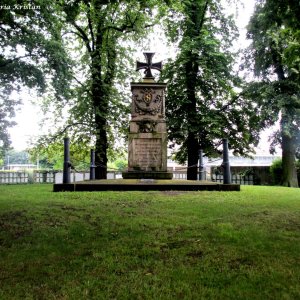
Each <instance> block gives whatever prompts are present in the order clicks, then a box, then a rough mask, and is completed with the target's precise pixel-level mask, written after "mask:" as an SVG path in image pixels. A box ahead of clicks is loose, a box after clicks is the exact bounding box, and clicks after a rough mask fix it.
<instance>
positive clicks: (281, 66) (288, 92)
mask: <svg viewBox="0 0 300 300" xmlns="http://www.w3.org/2000/svg"><path fill="white" fill-rule="evenodd" d="M299 13H300V5H299V2H298V1H294V0H288V1H286V0H284V1H283V0H280V1H277V0H276V1H275V0H264V1H260V2H258V3H257V5H256V9H255V12H254V15H253V16H252V18H251V20H250V23H249V25H248V38H249V39H251V40H252V44H251V46H250V47H249V48H248V50H247V56H246V61H247V62H248V64H246V65H247V67H251V65H250V64H249V62H252V61H253V62H254V63H253V65H252V68H253V71H254V74H255V75H256V77H257V78H258V79H259V82H252V83H251V84H250V85H249V87H248V89H247V90H246V93H245V94H247V96H248V97H249V98H251V99H253V101H255V102H256V103H257V108H258V109H259V110H260V116H261V124H262V127H266V126H269V125H273V124H274V123H275V122H276V121H277V120H279V121H280V131H279V132H277V133H276V134H275V135H274V141H273V145H275V144H276V143H280V144H281V148H282V169H283V177H282V185H284V186H290V187H298V180H297V173H296V165H295V155H296V149H297V145H299V143H300V130H299V128H300V94H299V91H300V84H299V82H300V80H299V79H300V76H299V74H300V59H299V53H300V21H299Z"/></svg>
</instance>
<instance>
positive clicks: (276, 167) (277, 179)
mask: <svg viewBox="0 0 300 300" xmlns="http://www.w3.org/2000/svg"><path fill="white" fill-rule="evenodd" d="M270 173H271V177H272V181H273V184H274V185H280V184H281V181H282V159H281V158H279V159H276V160H274V161H273V163H272V165H271V166H270Z"/></svg>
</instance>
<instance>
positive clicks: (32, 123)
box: [9, 0, 271, 154]
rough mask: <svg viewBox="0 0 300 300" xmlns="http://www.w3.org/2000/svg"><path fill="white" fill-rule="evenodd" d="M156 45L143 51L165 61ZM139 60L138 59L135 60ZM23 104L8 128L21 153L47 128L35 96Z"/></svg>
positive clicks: (248, 6)
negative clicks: (12, 125)
mask: <svg viewBox="0 0 300 300" xmlns="http://www.w3.org/2000/svg"><path fill="white" fill-rule="evenodd" d="M242 2H243V7H240V8H239V11H238V17H237V26H238V27H239V30H240V39H239V41H237V45H241V46H244V45H245V43H247V41H246V40H245V34H246V29H245V27H246V25H247V24H248V21H249V18H250V16H251V14H252V12H253V7H254V0H244V1H242ZM229 10H230V12H232V13H235V12H236V11H235V9H230V8H229ZM155 44H156V45H157V46H156V47H155V49H145V51H147V50H150V51H156V55H155V58H156V59H157V60H159V59H165V58H166V55H168V54H167V53H166V52H165V51H164V50H163V49H159V40H158V41H156V42H155ZM137 59H140V58H137ZM21 99H22V102H23V104H22V105H21V107H20V108H19V109H18V111H17V112H16V117H15V118H14V120H15V121H16V122H17V125H16V126H14V127H12V128H10V129H9V132H10V135H11V141H12V147H13V148H14V149H15V150H18V151H21V150H25V149H26V148H27V147H28V146H29V144H28V142H29V141H30V139H31V138H32V137H34V136H38V135H39V134H42V133H46V131H47V128H46V127H47V126H44V127H40V125H39V123H40V122H41V120H42V117H43V115H42V112H41V110H40V108H39V107H38V106H37V105H34V104H33V103H32V102H35V101H36V95H29V94H28V93H26V92H24V93H22V95H21ZM270 132H271V130H268V131H266V132H264V133H262V139H261V140H262V141H261V143H260V145H259V147H258V151H257V152H259V153H261V154H262V153H264V154H268V148H269V146H268V142H267V138H268V135H269V134H270Z"/></svg>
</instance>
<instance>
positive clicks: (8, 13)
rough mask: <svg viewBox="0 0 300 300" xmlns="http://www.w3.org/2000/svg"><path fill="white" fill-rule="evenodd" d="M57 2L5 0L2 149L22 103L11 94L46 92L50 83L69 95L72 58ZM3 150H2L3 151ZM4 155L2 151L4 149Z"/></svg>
mask: <svg viewBox="0 0 300 300" xmlns="http://www.w3.org/2000/svg"><path fill="white" fill-rule="evenodd" d="M55 6H56V3H53V2H52V1H48V0H36V1H35V2H34V4H32V1H29V0H28V1H27V0H24V1H23V0H22V1H20V0H3V1H1V7H2V8H1V9H0V20H1V22H0V49H1V53H0V86H1V87H0V141H1V145H0V149H2V150H1V151H2V154H3V151H4V150H5V149H7V148H8V147H9V144H10V141H9V135H8V132H7V128H8V127H9V126H12V125H14V123H13V122H11V121H10V120H9V119H10V118H11V117H12V116H13V115H14V107H15V105H17V104H18V103H19V101H15V100H14V98H13V97H11V94H12V92H13V91H17V92H18V91H20V89H21V87H23V86H26V87H28V88H29V89H36V90H37V91H38V92H40V93H43V92H45V90H46V87H47V84H48V83H49V85H50V86H51V87H52V89H53V90H54V91H55V95H56V97H61V96H66V94H67V92H66V91H67V89H66V87H67V86H68V85H67V84H66V82H67V81H68V79H69V77H70V76H69V73H68V68H69V65H70V61H69V60H68V58H67V56H66V53H65V51H64V48H63V47H62V41H61V35H60V31H61V26H58V22H57V16H56V15H55V13H54V11H55ZM1 151H0V152H1ZM0 155H1V153H0Z"/></svg>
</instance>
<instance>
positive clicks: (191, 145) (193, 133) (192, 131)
mask: <svg viewBox="0 0 300 300" xmlns="http://www.w3.org/2000/svg"><path fill="white" fill-rule="evenodd" d="M189 58H190V60H189V61H188V62H187V63H186V66H185V68H186V87H187V104H186V108H185V111H186V112H187V121H188V123H189V125H188V137H187V155H188V169H187V180H197V170H198V168H197V164H198V150H199V141H198V138H197V137H198V136H199V134H198V133H197V121H196V118H197V117H200V116H197V98H196V88H195V86H196V80H197V72H198V68H199V66H198V63H197V59H196V57H195V55H192V54H191V53H190V55H189Z"/></svg>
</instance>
